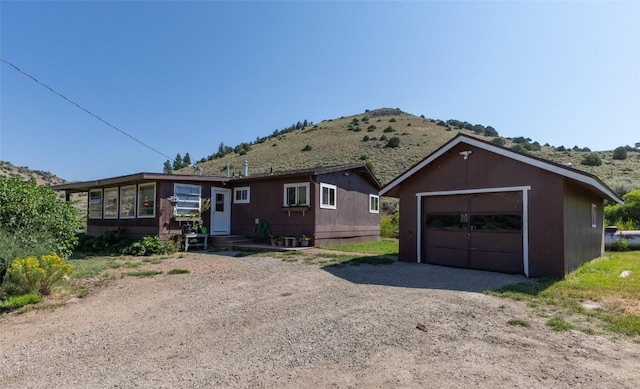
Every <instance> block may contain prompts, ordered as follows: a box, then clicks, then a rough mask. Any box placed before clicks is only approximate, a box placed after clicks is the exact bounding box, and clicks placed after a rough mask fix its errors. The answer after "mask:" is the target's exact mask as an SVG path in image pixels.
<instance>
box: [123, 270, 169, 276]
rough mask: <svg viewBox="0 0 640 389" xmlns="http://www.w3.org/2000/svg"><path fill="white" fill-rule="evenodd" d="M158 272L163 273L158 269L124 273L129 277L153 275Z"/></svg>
mask: <svg viewBox="0 0 640 389" xmlns="http://www.w3.org/2000/svg"><path fill="white" fill-rule="evenodd" d="M158 274H162V272H161V271H158V270H143V271H134V272H129V273H124V275H125V276H128V277H140V278H143V277H153V276H156V275H158Z"/></svg>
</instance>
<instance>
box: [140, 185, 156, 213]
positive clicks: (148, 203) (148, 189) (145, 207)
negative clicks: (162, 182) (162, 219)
mask: <svg viewBox="0 0 640 389" xmlns="http://www.w3.org/2000/svg"><path fill="white" fill-rule="evenodd" d="M138 217H139V218H152V217H156V184H155V182H154V183H150V184H140V185H139V186H138Z"/></svg>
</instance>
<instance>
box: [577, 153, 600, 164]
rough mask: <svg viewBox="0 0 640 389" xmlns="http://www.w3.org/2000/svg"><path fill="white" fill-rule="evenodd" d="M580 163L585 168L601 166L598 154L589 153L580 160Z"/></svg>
mask: <svg viewBox="0 0 640 389" xmlns="http://www.w3.org/2000/svg"><path fill="white" fill-rule="evenodd" d="M580 163H581V164H583V165H586V166H600V165H602V160H601V159H600V157H599V156H598V154H596V153H590V154H588V155H587V156H585V157H584V158H583V159H582V162H580Z"/></svg>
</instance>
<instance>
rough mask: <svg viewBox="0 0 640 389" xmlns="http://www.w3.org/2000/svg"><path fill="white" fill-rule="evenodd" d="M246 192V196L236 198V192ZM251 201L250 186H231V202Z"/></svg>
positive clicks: (247, 202)
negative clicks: (244, 197)
mask: <svg viewBox="0 0 640 389" xmlns="http://www.w3.org/2000/svg"><path fill="white" fill-rule="evenodd" d="M244 191H246V192H247V198H246V199H242V200H238V198H237V196H238V195H237V193H238V192H244ZM250 202H251V188H250V187H248V186H240V187H237V188H233V203H234V204H249V203H250Z"/></svg>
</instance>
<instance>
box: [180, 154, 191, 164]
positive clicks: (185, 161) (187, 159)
mask: <svg viewBox="0 0 640 389" xmlns="http://www.w3.org/2000/svg"><path fill="white" fill-rule="evenodd" d="M189 165H191V156H189V153H186V154H185V155H184V158H182V167H188V166H189Z"/></svg>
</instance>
